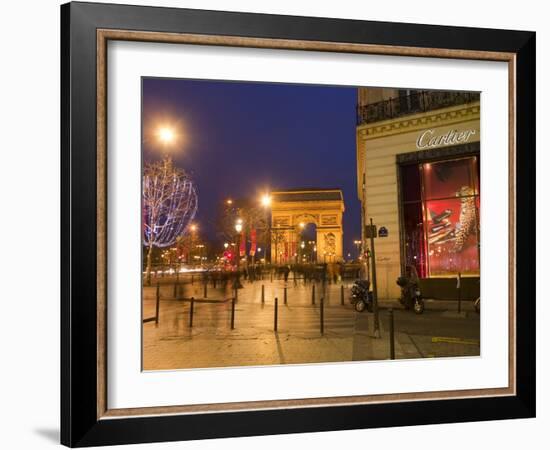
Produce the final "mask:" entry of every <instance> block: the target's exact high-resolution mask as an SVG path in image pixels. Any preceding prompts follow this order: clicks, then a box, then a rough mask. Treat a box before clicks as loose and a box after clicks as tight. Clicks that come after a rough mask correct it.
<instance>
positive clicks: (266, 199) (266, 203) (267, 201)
mask: <svg viewBox="0 0 550 450" xmlns="http://www.w3.org/2000/svg"><path fill="white" fill-rule="evenodd" d="M261 204H262V206H263V207H264V208H265V234H266V236H265V248H266V252H265V255H264V260H265V262H266V263H267V248H268V245H269V244H270V241H271V227H270V220H269V208H270V207H271V195H269V194H264V195H262V199H261Z"/></svg>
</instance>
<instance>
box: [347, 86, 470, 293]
mask: <svg viewBox="0 0 550 450" xmlns="http://www.w3.org/2000/svg"><path fill="white" fill-rule="evenodd" d="M356 133H357V134H356V143H357V147H356V152H357V154H356V156H357V194H358V197H359V199H360V201H361V204H362V222H363V223H362V225H363V227H362V229H363V236H362V242H363V250H364V251H366V250H367V248H368V246H369V245H370V243H369V240H368V239H366V229H365V225H367V224H368V223H369V222H370V219H371V218H372V220H373V223H374V224H375V225H376V226H377V228H378V231H379V232H380V231H383V232H381V233H379V236H377V237H376V239H375V248H376V271H377V285H378V296H379V298H382V299H384V298H397V297H399V295H400V289H399V287H398V286H397V284H396V282H395V281H396V279H397V277H398V276H399V275H401V274H405V273H406V272H407V269H408V268H410V267H414V268H415V269H416V272H417V273H418V275H419V277H420V278H421V286H422V288H423V290H424V291H425V296H427V297H442V298H445V297H451V298H452V297H454V295H456V294H455V292H452V290H453V289H456V281H455V280H456V277H457V275H458V274H459V273H460V275H461V277H462V278H463V279H464V282H463V286H466V287H467V288H468V289H469V290H470V291H471V290H474V291H475V289H476V286H477V289H479V287H478V286H479V284H478V283H477V280H478V279H479V269H480V246H479V208H480V182H479V174H480V172H479V168H480V155H479V151H480V98H479V94H478V93H470V92H450V91H418V90H400V89H381V88H372V89H371V88H359V89H358V104H357V129H356ZM409 270H410V269H409ZM449 290H451V292H449ZM470 295H474V294H470ZM467 296H468V294H466V297H467Z"/></svg>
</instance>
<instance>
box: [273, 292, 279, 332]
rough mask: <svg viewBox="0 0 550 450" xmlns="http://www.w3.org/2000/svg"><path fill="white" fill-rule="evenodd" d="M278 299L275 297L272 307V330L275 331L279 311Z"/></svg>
mask: <svg viewBox="0 0 550 450" xmlns="http://www.w3.org/2000/svg"><path fill="white" fill-rule="evenodd" d="M278 310H279V299H278V298H277V297H275V305H274V308H273V331H277V319H278V317H277V315H278V313H279V311H278Z"/></svg>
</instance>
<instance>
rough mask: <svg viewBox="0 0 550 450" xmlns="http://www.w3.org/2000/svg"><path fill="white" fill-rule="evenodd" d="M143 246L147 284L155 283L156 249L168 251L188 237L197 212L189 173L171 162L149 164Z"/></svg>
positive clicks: (145, 183) (145, 186)
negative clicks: (165, 248)
mask: <svg viewBox="0 0 550 450" xmlns="http://www.w3.org/2000/svg"><path fill="white" fill-rule="evenodd" d="M142 189H143V203H142V210H143V243H144V245H145V246H146V247H147V248H148V252H147V269H146V277H147V282H148V283H150V282H151V255H152V251H153V247H168V246H170V245H172V244H174V243H175V242H176V238H177V237H178V236H180V235H183V234H185V232H186V231H187V228H188V226H189V224H190V223H191V221H192V220H193V218H194V217H195V214H196V212H197V206H198V201H197V192H196V189H195V186H194V184H193V182H192V181H191V179H190V178H189V176H188V175H187V173H186V172H185V171H184V170H182V169H179V168H177V167H175V166H174V165H173V163H172V160H171V159H170V158H165V159H164V160H163V161H160V162H154V163H146V164H145V167H144V169H143V187H142Z"/></svg>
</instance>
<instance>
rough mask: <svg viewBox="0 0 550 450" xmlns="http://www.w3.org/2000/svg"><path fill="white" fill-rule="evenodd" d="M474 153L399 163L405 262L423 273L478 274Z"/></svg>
mask: <svg viewBox="0 0 550 450" xmlns="http://www.w3.org/2000/svg"><path fill="white" fill-rule="evenodd" d="M478 174H479V168H478V158H477V157H468V158H460V159H454V160H448V161H440V162H429V163H421V164H413V165H407V166H402V167H401V171H400V179H401V199H402V203H403V205H402V211H403V226H404V247H405V264H406V265H414V266H415V267H416V269H417V272H418V274H419V275H420V276H421V277H430V276H455V275H456V274H457V273H458V272H460V273H462V274H463V275H469V274H471V275H478V274H479V182H478V179H479V175H478Z"/></svg>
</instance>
